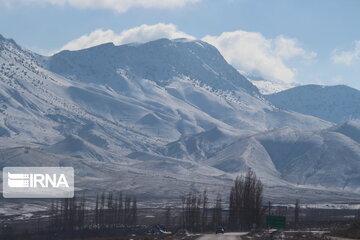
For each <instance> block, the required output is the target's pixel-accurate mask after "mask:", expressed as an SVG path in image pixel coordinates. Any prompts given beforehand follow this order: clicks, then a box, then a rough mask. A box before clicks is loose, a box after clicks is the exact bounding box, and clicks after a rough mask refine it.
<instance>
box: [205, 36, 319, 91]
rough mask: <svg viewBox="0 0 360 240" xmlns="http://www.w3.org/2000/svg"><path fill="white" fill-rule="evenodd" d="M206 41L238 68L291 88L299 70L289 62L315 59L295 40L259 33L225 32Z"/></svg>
mask: <svg viewBox="0 0 360 240" xmlns="http://www.w3.org/2000/svg"><path fill="white" fill-rule="evenodd" d="M203 40H204V41H207V42H209V43H210V44H212V45H214V46H215V47H217V48H218V49H219V50H220V52H221V53H222V54H223V56H224V57H225V59H226V60H227V61H228V62H229V63H231V64H232V65H233V66H234V67H235V68H237V69H239V70H242V71H245V72H248V73H249V74H253V75H257V76H261V77H263V78H264V79H266V80H270V81H272V82H275V83H281V84H284V85H288V86H291V85H293V84H294V82H295V74H296V70H295V69H292V68H290V67H288V66H287V65H286V60H289V59H292V58H294V57H302V58H304V59H311V58H314V57H315V56H316V53H314V52H307V51H305V50H304V49H303V48H301V47H300V46H299V43H298V41H297V40H296V39H292V38H287V37H284V36H278V37H277V38H275V39H268V38H265V37H264V36H263V35H262V34H261V33H256V32H246V31H235V32H224V33H222V34H221V35H220V36H206V37H204V38H203Z"/></svg>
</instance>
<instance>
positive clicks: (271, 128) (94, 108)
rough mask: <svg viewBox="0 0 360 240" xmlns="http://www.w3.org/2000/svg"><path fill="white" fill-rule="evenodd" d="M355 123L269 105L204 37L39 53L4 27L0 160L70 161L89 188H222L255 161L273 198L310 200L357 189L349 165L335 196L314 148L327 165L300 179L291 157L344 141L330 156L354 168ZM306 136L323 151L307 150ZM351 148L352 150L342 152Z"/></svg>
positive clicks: (166, 192) (149, 191)
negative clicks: (334, 121)
mask: <svg viewBox="0 0 360 240" xmlns="http://www.w3.org/2000/svg"><path fill="white" fill-rule="evenodd" d="M350 125H351V126H355V127H356V124H353V123H351V124H350ZM350 125H349V126H350ZM329 129H331V130H329ZM351 133H353V131H351ZM351 133H348V127H346V126H344V127H341V126H334V125H333V124H332V123H329V122H327V121H324V120H321V119H319V118H316V117H313V116H308V115H303V114H301V113H296V112H289V111H286V110H280V109H279V108H277V107H275V106H273V105H272V104H270V103H269V102H268V101H267V100H266V99H265V98H264V97H263V96H262V95H261V93H259V91H258V90H257V88H256V87H255V86H254V85H252V84H251V82H250V81H248V80H247V79H246V78H245V77H244V76H242V75H241V74H240V73H239V72H238V71H237V70H235V69H234V68H233V67H232V66H231V65H229V64H228V63H227V62H226V61H225V60H224V58H223V57H222V56H221V55H220V53H219V52H218V51H217V50H216V49H215V48H214V47H213V46H211V45H209V44H207V43H205V42H202V41H188V40H185V39H178V40H167V39H160V40H156V41H152V42H148V43H145V44H127V45H122V46H115V45H113V44H111V43H109V44H103V45H99V46H96V47H92V48H89V49H84V50H80V51H63V52H60V53H58V54H56V55H54V56H51V57H44V56H40V55H37V54H34V53H32V52H30V51H28V50H26V49H23V48H21V47H20V46H18V45H17V44H16V43H15V42H14V41H12V40H8V39H5V38H3V37H0V135H1V137H0V144H1V151H0V164H2V166H7V165H8V164H11V165H12V166H14V165H18V166H22V165H31V164H32V163H33V162H34V164H36V165H48V164H49V163H51V164H55V165H56V164H59V165H60V164H61V165H70V166H74V167H75V170H76V171H78V172H79V175H78V176H79V177H80V179H78V181H79V183H78V185H77V186H78V189H79V190H82V191H86V192H93V193H94V192H96V191H98V190H100V191H101V190H102V189H104V187H106V188H107V187H108V188H109V189H114V190H115V189H117V190H122V191H127V192H132V193H135V192H136V193H137V195H139V196H140V195H142V196H144V198H145V196H146V198H147V199H152V198H160V197H162V196H167V197H168V198H174V199H175V198H178V196H179V195H180V194H181V193H185V192H187V191H189V190H202V189H203V188H204V187H208V189H212V190H213V192H214V194H215V193H217V191H224V189H225V188H227V186H229V184H230V183H231V181H232V180H233V179H234V177H236V176H237V175H239V174H242V173H243V172H244V171H246V170H247V168H248V167H251V168H253V169H254V170H255V171H256V172H257V174H258V175H259V176H260V177H261V178H262V179H263V180H264V182H265V184H266V186H267V187H268V189H272V190H271V191H267V196H268V197H272V198H276V197H275V195H276V194H275V192H278V193H281V194H282V195H281V196H288V197H291V198H292V199H293V198H296V197H295V195H296V193H297V192H301V193H302V194H303V195H304V196H305V197H307V198H308V199H309V200H310V199H312V200H314V196H312V193H313V190H314V189H316V191H320V192H321V194H320V193H319V195H322V196H323V198H322V199H323V200H324V199H329V196H334V197H333V198H332V199H334V200H339V199H344V198H346V199H350V198H352V197H353V196H355V195H351V194H350V193H349V192H347V191H348V190H350V189H351V190H354V189H355V190H356V187H355V186H356V184H357V182H356V181H357V180H356V179H355V178H356V176H355V175H354V174H353V173H352V172H349V171H347V169H346V168H345V167H344V168H343V169H342V170H343V171H342V175H341V176H342V177H343V178H341V179H340V178H334V179H332V181H333V183H334V185H333V186H334V187H337V189H344V191H343V192H341V194H338V195H334V192H333V190H331V189H330V190H329V189H328V187H329V185H326V184H325V182H324V181H322V178H323V175H321V174H325V175H326V174H332V173H333V172H331V166H332V165H329V164H328V163H327V162H326V161H325V160H324V159H323V158H319V160H318V161H319V162H320V163H321V164H324V166H323V167H322V168H321V169H322V170H323V171H325V170H326V171H327V172H324V173H323V172H321V171H320V172H315V173H313V174H312V175H309V176H307V177H306V178H301V176H300V173H301V171H305V170H306V171H310V170H307V169H304V165H302V164H301V161H295V160H296V159H297V158H300V157H302V158H303V159H304V160H303V161H307V159H310V160H311V161H315V160H314V159H316V158H313V157H314V156H317V155H316V154H320V153H322V152H323V151H325V152H326V151H327V150H326V149H328V148H332V147H333V145H331V144H338V146H339V147H338V149H337V150H331V152H330V151H329V154H330V153H331V154H334V158H333V162H331V163H332V164H335V163H336V164H338V165H336V166H340V161H339V162H337V159H343V160H344V161H345V162H347V163H348V164H351V165H352V166H353V167H354V169H356V168H357V161H358V159H360V158H358V155H357V144H358V143H357V142H356V140H354V139H357V135H356V134H355V135H351ZM333 135H336V136H337V135H339V136H340V137H339V138H338V139H340V140H336V139H335V140H334V138H335V137H332V136H333ZM312 136H314V138H313V137H312ZM264 139H265V140H264ZM266 139H270V140H268V141H267V140H266ZM318 139H322V140H321V141H320V140H318ZM337 141H340V142H341V144H340V143H338V142H337ZM303 142H305V143H303ZM322 142H326V144H321V143H322ZM308 145H310V146H312V147H311V149H313V148H314V149H315V150H316V151H315V150H314V152H315V153H314V154H315V155H309V156H310V157H308V158H305V155H306V154H310V153H309V152H311V151H310V150H309V149H308ZM340 146H341V147H340ZM344 151H345V152H346V151H351V154H350V155H349V156H347V157H346V158H345V157H344V158H341V157H343V155H344ZM337 154H339V156H338V155H337ZM340 154H341V156H340ZM40 155H41V157H40ZM320 156H322V155H321V154H320ZM25 159H26V163H25ZM46 159H50V160H49V162H48V161H47V160H46ZM310 160H309V161H310ZM309 166H311V169H317V168H315V167H316V166H317V165H316V162H315V163H314V162H311V163H309ZM284 169H288V170H287V171H285V170H284ZM299 169H300V170H299ZM104 171H105V173H104ZM311 173H312V172H311ZM348 177H351V179H355V180H351V179H350V178H348ZM84 179H85V180H89V181H85V180H84ZM344 179H350V180H348V183H347V184H346V185H344ZM115 183H116V184H115ZM298 184H300V185H301V186H300V185H299V186H298ZM319 186H320V187H319ZM344 186H345V187H344ZM173 189H176V191H175V192H174V191H173ZM281 196H280V195H278V197H281Z"/></svg>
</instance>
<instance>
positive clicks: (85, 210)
mask: <svg viewBox="0 0 360 240" xmlns="http://www.w3.org/2000/svg"><path fill="white" fill-rule="evenodd" d="M92 205H93V203H92ZM50 212H51V217H50V219H51V223H50V228H51V229H53V230H59V228H61V229H60V230H65V231H72V230H82V229H86V228H92V229H102V228H116V227H118V226H135V225H136V222H137V202H136V198H135V197H130V196H123V195H122V194H121V193H120V194H119V195H117V196H114V195H113V193H112V192H109V193H102V194H101V195H97V197H96V202H95V206H93V208H91V203H89V204H87V203H86V198H85V197H74V198H71V199H70V198H69V199H63V201H57V202H53V203H52V205H51V211H50Z"/></svg>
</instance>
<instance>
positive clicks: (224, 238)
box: [197, 232, 247, 240]
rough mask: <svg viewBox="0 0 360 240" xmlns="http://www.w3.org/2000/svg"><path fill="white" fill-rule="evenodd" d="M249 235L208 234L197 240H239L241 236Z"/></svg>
mask: <svg viewBox="0 0 360 240" xmlns="http://www.w3.org/2000/svg"><path fill="white" fill-rule="evenodd" d="M246 234H247V233H242V232H238V233H235V232H234V233H225V234H206V235H203V236H201V237H200V238H198V239H197V240H239V239H241V236H243V235H246Z"/></svg>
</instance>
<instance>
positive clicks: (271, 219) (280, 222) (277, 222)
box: [266, 216, 286, 228]
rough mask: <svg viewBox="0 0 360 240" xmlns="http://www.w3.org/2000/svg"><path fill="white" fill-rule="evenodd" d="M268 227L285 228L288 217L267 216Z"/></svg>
mask: <svg viewBox="0 0 360 240" xmlns="http://www.w3.org/2000/svg"><path fill="white" fill-rule="evenodd" d="M266 225H268V226H270V227H272V228H285V225H286V217H284V216H266Z"/></svg>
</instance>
